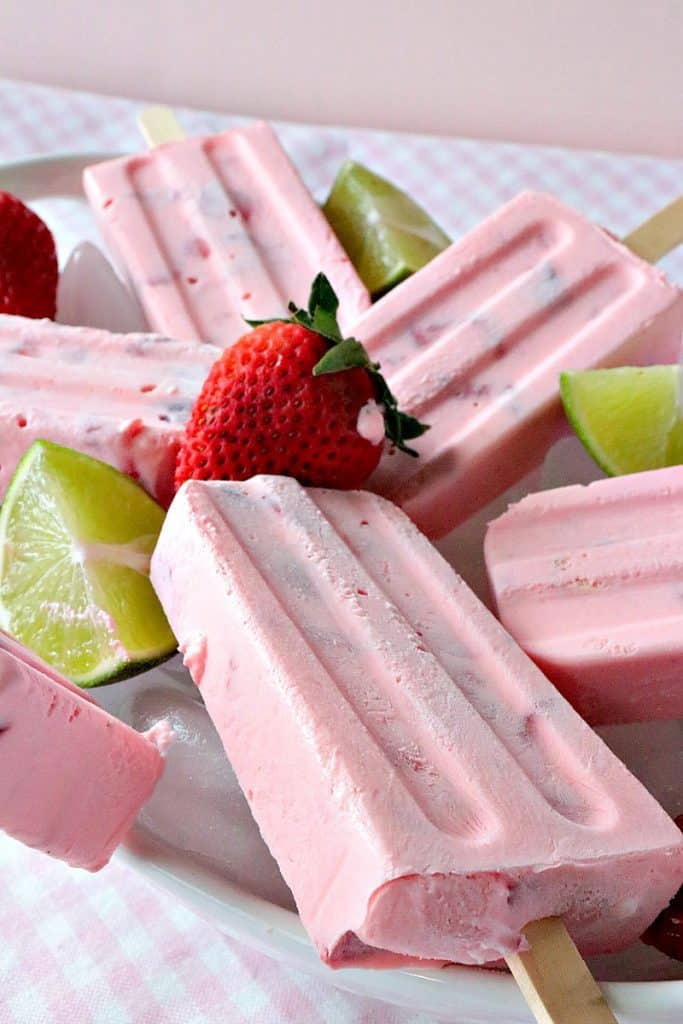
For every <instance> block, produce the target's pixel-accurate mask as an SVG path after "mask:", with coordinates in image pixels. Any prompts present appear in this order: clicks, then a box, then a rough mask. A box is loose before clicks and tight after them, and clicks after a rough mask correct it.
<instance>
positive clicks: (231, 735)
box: [151, 476, 683, 1021]
mask: <svg viewBox="0 0 683 1024" xmlns="http://www.w3.org/2000/svg"><path fill="white" fill-rule="evenodd" d="M151 576H152V580H153V583H154V586H155V588H156V590H157V593H158V594H159V597H160V599H161V601H162V604H163V606H164V609H165V611H166V614H167V616H168V618H169V621H170V623H171V626H172V628H173V629H174V632H175V633H176V635H177V636H178V638H179V642H180V646H181V649H182V651H183V653H184V657H185V662H186V664H187V666H188V668H189V670H190V672H191V674H192V676H193V678H194V680H195V682H196V683H197V685H198V686H199V687H200V689H201V693H202V696H203V698H204V702H205V704H206V707H207V709H208V711H209V714H210V715H211V717H212V719H213V721H214V724H215V725H216V728H217V730H218V733H219V735H220V736H221V739H222V741H223V744H224V746H225V748H226V751H227V753H228V756H229V757H230V760H231V762H232V765H233V767H234V769H235V771H236V774H237V776H238V779H239V781H240V784H241V786H242V787H243V789H244V792H245V794H246V797H247V799H248V801H249V804H250V807H251V810H252V812H253V814H254V817H255V818H256V821H257V823H258V825H259V827H260V829H261V832H262V834H263V836H264V838H265V840H266V842H267V843H268V845H269V847H270V849H271V852H272V853H273V854H274V855H275V857H276V859H277V860H278V863H279V866H280V869H281V871H282V873H283V875H284V877H285V880H286V881H287V883H288V885H289V886H290V888H291V890H292V892H293V894H294V897H295V899H296V902H297V905H298V908H299V911H300V914H301V917H302V920H303V922H304V924H305V926H306V928H307V930H308V932H309V934H310V935H311V938H312V939H313V941H314V943H315V945H316V947H317V949H318V950H319V952H320V955H321V957H322V958H323V959H324V960H325V961H326V962H327V963H328V964H330V965H332V966H333V967H350V966H368V967H389V966H395V965H398V964H402V963H404V964H405V963H410V962H412V961H415V960H425V959H427V960H446V961H451V960H453V961H458V962H461V963H470V964H480V963H484V962H486V961H490V960H494V959H496V958H497V957H500V956H509V957H511V958H513V957H514V956H515V955H517V954H518V953H519V951H520V950H522V949H523V947H524V944H525V939H524V937H523V932H524V929H525V927H526V926H527V925H528V923H529V922H532V921H537V920H538V919H544V918H546V917H548V916H549V915H559V916H561V917H562V918H563V919H564V923H565V924H566V926H567V927H568V929H569V931H570V933H571V934H572V936H573V937H574V939H575V940H576V941H577V943H578V945H579V946H580V947H581V948H582V949H583V950H584V951H585V952H587V953H590V952H597V951H607V950H616V949H619V948H621V947H623V946H626V945H628V944H629V943H630V942H632V941H633V940H635V939H636V938H637V937H638V935H640V933H641V932H642V931H643V929H644V927H646V925H647V924H648V923H649V922H650V921H651V920H652V919H653V918H654V917H655V915H656V914H657V912H658V911H659V910H660V909H661V907H662V906H664V905H665V904H666V903H667V901H668V900H669V899H670V897H671V895H672V894H673V893H674V892H675V891H676V889H677V887H678V885H679V884H680V881H681V878H682V877H683V840H682V837H681V834H680V832H679V830H678V829H677V828H676V826H675V825H674V823H673V822H672V821H671V819H670V818H669V817H668V816H667V815H666V814H665V812H664V811H663V810H662V809H661V808H660V807H659V805H658V804H657V803H656V802H655V801H654V799H653V798H652V797H651V796H650V795H649V794H648V793H647V792H646V791H645V789H644V788H643V787H642V786H641V785H640V783H638V782H637V781H636V780H635V779H634V778H633V777H632V776H631V775H630V773H629V772H628V771H627V769H626V768H625V767H624V766H623V765H622V764H621V763H620V762H619V761H618V760H617V759H616V758H615V757H614V755H613V754H612V753H611V752H610V751H609V750H608V748H607V747H606V746H605V745H604V744H603V743H602V741H601V740H600V739H599V738H598V736H597V735H596V734H595V733H594V732H593V731H592V730H591V729H590V728H589V727H588V726H587V725H586V724H585V723H584V722H583V721H582V720H581V719H580V718H579V716H578V715H577V714H576V713H575V712H574V711H573V710H572V708H571V707H570V705H569V704H568V703H567V702H566V701H565V700H564V699H563V698H562V696H561V695H560V694H559V693H557V691H556V690H555V689H554V688H553V687H552V686H551V684H550V683H549V682H548V681H547V680H546V679H545V678H544V676H543V675H542V673H541V672H540V671H539V670H538V669H537V668H536V667H535V666H534V665H533V663H532V662H531V661H530V660H529V659H528V658H527V657H526V655H525V654H524V653H523V652H522V651H521V650H520V649H519V648H518V647H517V645H516V644H515V643H514V641H513V640H512V639H511V638H510V636H509V635H508V634H507V633H506V632H505V631H504V630H503V628H502V627H501V626H500V624H499V623H498V622H497V621H496V620H495V618H494V617H493V616H492V615H491V614H490V613H489V612H488V611H487V610H486V609H485V608H484V607H483V605H481V604H480V603H479V601H478V600H477V598H476V597H475V596H474V595H473V594H472V593H471V591H469V590H468V588H467V587H466V585H465V584H464V582H463V581H462V580H461V579H459V578H458V577H457V576H456V575H455V573H454V572H453V570H452V569H451V568H450V566H448V564H447V563H446V562H445V561H444V560H443V559H442V558H441V556H440V555H439V554H438V552H437V551H436V550H435V549H434V548H433V547H432V545H431V544H430V543H429V542H428V541H427V540H426V538H424V537H423V536H422V535H421V534H420V533H419V532H418V531H417V530H416V528H415V527H414V526H413V525H412V524H411V523H410V521H409V520H408V519H407V517H406V516H405V515H404V514H403V513H402V512H401V511H400V510H399V509H398V508H396V507H395V506H393V505H391V504H390V503H389V502H387V501H384V500H383V499H381V498H379V497H378V496H376V495H372V494H367V493H363V492H341V491H324V490H309V491H306V490H304V489H303V488H302V487H301V486H300V485H299V484H297V483H296V482H295V481H294V480H291V479H287V478H283V477H265V476H264V477H253V478H252V479H251V480H249V481H246V482H244V483H234V482H230V483H224V482H212V483H206V482H201V481H189V482H188V483H186V484H185V485H184V486H183V487H182V488H181V490H180V491H179V492H178V495H177V496H176V498H175V500H174V502H173V504H172V506H171V509H170V511H169V513H168V516H167V519H166V521H165V524H164V527H163V529H162V533H161V537H160V540H159V543H158V546H157V548H156V551H155V553H154V555H153V558H152V570H151ZM198 577H199V578H201V580H202V586H201V588H199V589H198V588H197V587H196V580H197V578H198ZM520 955H522V956H523V955H524V954H520ZM513 962H515V963H517V966H519V963H518V962H517V961H513ZM556 973H558V972H556ZM559 973H561V972H559ZM566 1019H569V1018H566ZM572 1019H581V1020H582V1021H587V1020H589V1019H590V1020H593V1019H594V1018H592V1017H588V1016H586V1017H583V1018H572ZM595 1019H597V1018H595ZM600 1019H603V1018H600ZM610 1019H611V1018H610Z"/></svg>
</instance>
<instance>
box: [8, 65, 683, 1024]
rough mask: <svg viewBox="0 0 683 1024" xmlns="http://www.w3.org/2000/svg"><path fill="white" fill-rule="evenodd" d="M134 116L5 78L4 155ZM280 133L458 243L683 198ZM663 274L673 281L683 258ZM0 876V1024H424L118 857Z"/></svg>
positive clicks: (404, 139) (613, 173) (612, 218)
mask: <svg viewBox="0 0 683 1024" xmlns="http://www.w3.org/2000/svg"><path fill="white" fill-rule="evenodd" d="M139 108H140V104H137V103H135V102H132V101H130V100H123V99H113V98H105V97H101V96H93V95H86V94H81V93H71V92H64V91H60V90H57V89H51V88H45V87H39V86H34V85H28V84H19V83H12V82H4V83H3V82H0V161H2V162H5V161H11V160H18V159H21V158H23V157H26V156H29V155H33V154H41V153H53V152H66V151H74V150H80V151H86V150H89V151H92V150H111V151H122V150H134V149H136V148H139V147H140V140H139V137H138V134H137V130H136V127H135V119H134V115H135V113H136V111H137V110H138V109H139ZM180 117H181V120H182V121H183V123H184V125H185V127H186V129H187V130H188V132H190V133H195V132H203V133H206V132H213V131H215V130H218V129H220V128H223V127H227V126H229V125H230V124H231V123H235V122H236V121H237V120H238V119H236V118H229V117H223V116H219V115H217V114H209V113H201V112H197V111H180ZM278 130H279V132H280V136H281V138H282V141H283V143H284V145H285V146H286V148H287V149H288V151H289V152H290V154H291V156H292V157H293V159H294V161H295V163H296V164H297V165H298V167H299V168H300V170H301V171H302V173H303V175H304V178H305V179H306V181H307V182H308V184H309V186H310V187H311V189H312V190H313V192H314V193H315V195H316V196H317V197H318V198H321V197H322V196H323V195H324V194H325V191H326V189H327V188H328V187H329V184H330V182H331V181H332V178H333V177H334V174H335V171H336V170H337V168H338V166H339V164H340V162H341V161H342V160H343V159H345V158H346V157H349V156H352V157H353V158H354V159H357V160H359V161H361V162H363V163H367V164H368V165H369V166H370V167H372V168H374V169H376V170H378V171H380V172H381V173H384V174H386V175H387V176H388V177H389V178H391V179H392V180H393V181H395V182H396V183H397V184H400V185H401V186H403V187H404V188H405V189H406V190H407V191H408V192H410V193H411V194H412V195H413V196H414V197H415V198H416V199H418V200H419V201H420V202H421V203H423V204H424V206H425V207H426V208H427V209H428V210H429V211H430V212H431V213H432V214H433V215H434V216H435V218H436V219H437V220H438V221H439V222H440V223H441V224H442V226H443V227H444V229H445V230H447V231H448V232H450V233H451V235H452V236H453V237H457V236H458V235H459V234H461V233H462V232H463V231H465V230H466V229H468V228H469V227H471V226H472V225H473V224H476V223H477V222H478V221H479V220H480V219H481V218H482V217H483V216H484V215H485V214H487V213H489V212H491V211H492V210H493V209H495V208H496V207H497V206H498V205H499V204H500V203H501V202H503V201H505V200H506V199H509V198H510V197H512V196H513V195H515V194H516V193H517V192H518V191H520V190H521V189H524V188H538V189H545V190H548V191H550V192H553V193H555V194H556V195H558V196H559V197H560V198H562V199H564V200H566V201H567V202H569V203H571V204H573V205H575V206H576V207H578V208H579V209H580V210H581V211H583V213H585V214H586V215H587V216H588V217H590V218H591V219H593V220H595V221H597V222H598V223H601V224H603V225H605V226H607V227H609V228H610V229H611V230H612V231H614V232H615V233H617V234H621V233H625V232H627V231H628V230H630V229H631V228H633V227H634V226H636V225H637V224H638V223H639V222H640V221H641V220H643V219H644V218H645V217H646V216H648V215H649V214H650V213H651V212H653V211H654V210H655V209H656V208H658V207H660V206H662V205H664V203H665V202H668V201H669V200H671V199H673V198H674V197H675V196H676V195H678V194H679V193H680V192H683V161H673V160H672V161H665V160H658V159H651V158H648V157H628V156H623V155H620V156H613V155H608V154H604V153H587V152H569V151H566V150H561V149H550V148H540V147H525V146H518V145H506V144H499V143H491V142H476V141H470V140H463V139H442V138H430V137H420V136H410V135H398V134H387V133H377V132H366V131H350V130H340V129H329V128H312V127H307V126H303V125H291V124H286V125H279V126H278ZM664 266H665V268H666V269H667V270H668V271H669V273H671V274H672V275H673V276H674V277H675V278H676V279H678V280H679V281H681V282H683V251H682V252H680V253H679V254H677V255H674V256H672V257H669V258H668V260H667V261H666V263H665V264H664ZM0 872H1V874H0V880H1V885H2V898H1V899H0V909H1V914H2V925H1V927H0V1024H172V1022H178V1024H213V1022H219V1021H220V1022H221V1024H237V1022H241V1021H248V1022H250V1024H261V1022H262V1024H275V1022H278V1024H279V1022H284V1024H289V1022H292V1024H293V1022H295V1021H296V1022H306V1024H323V1022H324V1024H428V1021H427V1018H426V1017H424V1016H420V1015H416V1014H415V1013H411V1012H404V1011H400V1010H396V1009H393V1008H391V1007H388V1006H384V1005H381V1004H379V1003H375V1002H372V1001H369V1000H363V999H359V998H356V997H354V996H351V995H347V994H345V993H342V992H339V991H337V990H336V989H334V988H333V987H332V986H331V985H329V986H328V985H325V984H323V983H321V982H319V981H315V980H312V979H311V978H309V977H307V976H306V975H303V974H301V973H299V972H297V971H294V970H290V969H287V968H285V967H283V966H281V965H280V964H278V963H276V962H274V961H271V960H269V959H267V958H265V957H263V956H261V955H260V954H257V953H254V952H253V951H251V950H250V949H248V948H247V947H245V946H242V945H240V944H239V943H237V942H234V941H231V940H228V939H225V938H223V937H222V936H220V935H219V934H218V933H217V932H216V931H215V930H214V929H213V928H212V927H211V926H210V925H207V924H206V923H204V922H203V921H202V920H201V919H200V918H198V917H197V916H196V915H195V914H193V913H191V912H190V911H188V910H186V909H185V908H184V907H182V906H181V905H180V904H177V903H175V902H173V901H171V900H170V898H169V897H168V896H164V895H162V894H160V893H159V892H157V891H156V890H155V889H153V888H150V887H149V886H148V885H147V884H146V883H145V882H143V881H141V880H140V878H138V877H137V875H135V874H134V873H133V872H131V871H130V870H128V869H127V868H125V867H123V866H122V865H121V864H118V863H114V864H112V865H110V866H109V867H107V868H106V869H105V870H104V871H102V872H101V873H100V874H99V875H96V876H90V875H87V874H85V873H83V872H77V871H71V870H70V869H68V868H67V867H65V866H64V865H62V864H60V863H57V862H55V861H52V860H50V859H49V858H47V857H44V856H42V855H41V854H39V853H36V852H34V851H32V850H27V849H24V848H23V847H21V846H20V845H19V844H17V843H15V842H14V841H13V840H11V839H8V838H6V837H5V836H3V835H2V834H0ZM501 1024H503V1022H501Z"/></svg>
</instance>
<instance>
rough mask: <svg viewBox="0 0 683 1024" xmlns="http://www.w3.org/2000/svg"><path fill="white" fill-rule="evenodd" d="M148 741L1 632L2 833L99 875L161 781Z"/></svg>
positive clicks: (158, 732)
mask: <svg viewBox="0 0 683 1024" xmlns="http://www.w3.org/2000/svg"><path fill="white" fill-rule="evenodd" d="M169 735H170V730H169V729H168V727H167V726H165V724H164V723H160V725H159V726H155V727H154V730H153V731H152V734H151V735H150V736H145V735H143V734H141V733H137V732H135V730H134V729H131V728H130V727H129V726H127V725H125V724H124V723H123V722H120V721H119V720H118V719H116V718H114V717H113V716H112V715H109V714H108V713H107V712H106V711H103V710H102V708H100V707H98V706H97V704H96V703H95V701H94V700H93V699H92V698H91V697H89V696H88V695H87V694H85V693H84V692H83V691H82V690H79V689H78V688H77V687H75V686H72V684H71V683H69V682H67V681H66V679H64V678H63V677H62V676H60V675H59V674H58V673H57V672H55V671H54V669H52V668H50V667H49V666H48V665H46V664H44V663H43V662H42V661H40V660H39V659H38V658H37V657H36V656H35V655H34V654H32V653H31V652H30V651H27V650H26V648H24V647H22V646H21V645H20V644H18V643H16V641H14V640H12V639H11V638H10V637H9V636H7V634H6V633H3V632H2V631H0V828H2V829H4V830H5V831H6V832H8V833H9V835H11V836H13V837H14V838H15V839H19V840H20V841H21V842H22V843H26V844H27V845H28V846H33V847H35V848H37V849H40V850H43V851H44V852H45V853H49V854H51V855H52V856H53V857H58V858H59V859H60V860H64V861H66V862H67V863H68V864H71V865H72V866H73V867H79V868H86V869H87V870H88V871H97V870H98V869H99V868H101V867H103V866H104V865H105V864H106V863H107V861H108V860H109V858H110V857H111V855H112V853H113V852H114V850H115V848H116V847H117V846H118V844H119V843H120V842H121V839H122V838H123V836H124V835H125V833H126V832H127V831H128V829H129V828H130V826H131V825H132V824H133V821H134V820H135V818H136V816H137V814H138V812H139V810H140V808H141V807H142V805H143V804H144V803H145V801H146V800H147V799H148V797H149V796H151V794H152V792H153V790H154V787H155V786H156V784H157V782H158V780H159V778H160V777H161V774H162V771H163V767H164V762H163V758H162V756H161V753H160V752H159V749H158V747H157V742H158V743H159V744H160V746H161V747H162V749H163V747H164V746H165V744H166V742H167V741H168V739H169Z"/></svg>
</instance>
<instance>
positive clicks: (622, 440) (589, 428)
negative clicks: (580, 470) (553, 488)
mask: <svg viewBox="0 0 683 1024" xmlns="http://www.w3.org/2000/svg"><path fill="white" fill-rule="evenodd" d="M680 372H681V371H680V369H679V367H678V366H676V365H672V366H646V367H636V366H623V367H617V368H616V369H612V370H583V371H577V372H571V373H570V372H567V373H562V374H561V375H560V392H561V394H562V401H563V402H564V408H565V411H566V413H567V416H568V418H569V421H570V423H571V424H572V426H573V427H574V430H575V431H576V433H577V434H578V436H579V437H580V439H581V441H582V442H583V445H584V447H585V448H586V450H587V451H588V453H589V454H590V455H592V457H593V458H594V459H595V461H596V462H597V464H598V465H599V466H600V467H601V469H603V470H604V471H605V472H606V473H609V474H610V476H619V475H621V474H622V473H638V472H641V471H643V470H647V469H659V468H661V467H662V466H675V465H678V464H679V463H683V425H682V423H681V415H680V410H679V387H680V384H679V377H680Z"/></svg>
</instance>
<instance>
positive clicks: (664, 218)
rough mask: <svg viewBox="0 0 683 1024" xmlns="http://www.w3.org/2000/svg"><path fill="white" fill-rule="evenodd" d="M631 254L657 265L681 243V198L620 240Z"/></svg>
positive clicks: (682, 231) (682, 203)
mask: <svg viewBox="0 0 683 1024" xmlns="http://www.w3.org/2000/svg"><path fill="white" fill-rule="evenodd" d="M622 241H623V243H624V245H626V246H628V248H629V249H630V250H631V252H634V253H635V254H636V256H640V257H641V259H644V260H647V261H648V263H657V261H658V260H661V259H662V257H663V256H666V254H667V253H668V252H671V250H672V249H675V248H676V246H678V245H680V244H681V242H683V196H680V197H679V198H678V199H674V201H673V203H669V205H668V206H665V207H664V209H663V210H660V211H659V213H655V215H654V216H653V217H650V218H649V220H646V221H645V223H644V224H641V225H640V227H639V228H636V229H635V231H632V232H631V234H630V235H627V236H626V238H624V239H622Z"/></svg>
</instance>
